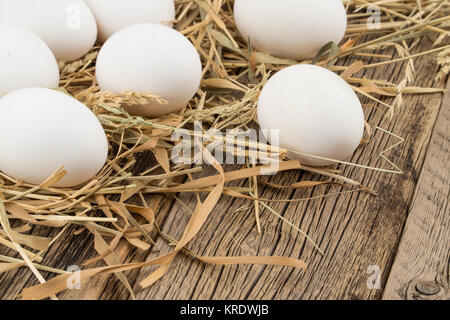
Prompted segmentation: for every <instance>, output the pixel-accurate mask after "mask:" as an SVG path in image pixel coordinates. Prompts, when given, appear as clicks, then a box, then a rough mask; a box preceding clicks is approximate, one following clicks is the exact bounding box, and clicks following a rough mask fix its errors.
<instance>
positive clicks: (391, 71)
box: [0, 40, 450, 299]
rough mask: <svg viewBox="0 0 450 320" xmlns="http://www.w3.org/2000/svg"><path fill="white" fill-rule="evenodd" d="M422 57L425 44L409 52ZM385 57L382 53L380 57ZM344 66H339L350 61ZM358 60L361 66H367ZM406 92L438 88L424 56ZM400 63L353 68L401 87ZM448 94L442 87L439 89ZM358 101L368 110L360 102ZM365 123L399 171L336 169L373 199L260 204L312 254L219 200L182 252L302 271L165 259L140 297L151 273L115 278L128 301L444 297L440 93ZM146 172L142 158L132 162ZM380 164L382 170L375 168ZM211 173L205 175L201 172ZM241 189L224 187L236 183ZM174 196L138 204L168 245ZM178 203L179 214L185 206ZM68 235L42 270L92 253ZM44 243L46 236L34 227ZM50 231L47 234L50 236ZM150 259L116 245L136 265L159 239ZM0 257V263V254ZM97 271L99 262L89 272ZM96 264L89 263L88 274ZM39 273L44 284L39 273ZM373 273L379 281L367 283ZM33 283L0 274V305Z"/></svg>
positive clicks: (444, 161)
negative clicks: (284, 261)
mask: <svg viewBox="0 0 450 320" xmlns="http://www.w3.org/2000/svg"><path fill="white" fill-rule="evenodd" d="M421 46H422V49H423V50H428V49H430V48H431V42H429V41H427V40H424V41H423V42H422V43H421ZM383 53H386V52H383ZM351 62H352V60H350V59H349V60H348V61H346V64H350V63H351ZM367 63H370V60H368V61H367ZM415 65H416V74H417V79H416V81H415V83H414V85H415V86H421V87H435V88H444V87H445V83H444V82H443V81H441V82H435V81H434V78H435V74H436V72H437V71H438V67H437V66H436V63H435V56H423V57H420V58H418V59H417V60H416V64H415ZM405 66H406V62H405V63H403V64H395V65H387V66H384V67H379V68H376V69H368V70H365V71H363V72H364V73H365V74H364V75H366V76H367V77H368V78H371V79H386V80H390V81H393V82H398V81H399V79H400V80H401V77H402V74H403V73H402V71H403V70H404V68H405ZM447 89H450V84H449V85H448V86H447ZM363 103H364V104H371V103H370V102H369V101H368V100H367V99H363ZM365 114H366V118H367V119H368V121H369V123H370V124H371V125H372V126H376V125H378V126H380V127H382V128H384V129H386V130H389V131H390V132H393V133H395V134H396V135H399V136H401V137H403V138H405V139H406V141H405V143H404V144H403V145H401V146H398V147H397V148H395V149H393V150H392V151H391V152H389V154H388V156H389V157H390V159H391V160H392V161H394V162H395V163H396V164H398V166H399V167H400V168H402V169H403V170H404V171H405V174H403V175H396V174H388V173H380V172H375V171H370V170H365V169H357V168H354V167H343V170H344V175H345V176H347V177H350V178H352V179H355V180H358V181H362V182H363V183H364V184H365V185H366V186H368V187H369V188H371V189H373V190H374V191H375V192H376V193H377V196H376V197H375V196H372V195H370V194H368V193H365V192H357V193H347V194H341V195H338V196H330V197H327V198H321V199H317V200H311V201H303V202H291V203H285V202H272V203H270V206H271V207H272V208H273V209H274V210H276V211H277V212H278V213H280V214H281V215H282V216H283V217H285V218H286V219H288V220H289V221H291V222H292V223H294V224H295V225H296V226H299V227H300V228H301V229H302V230H304V231H306V232H307V233H308V234H309V235H310V236H311V237H312V239H313V240H314V241H315V242H317V243H318V244H319V246H320V248H321V249H322V250H324V251H325V255H323V256H322V255H321V254H320V253H319V252H318V251H317V250H316V249H314V247H313V246H312V245H311V244H310V243H309V242H307V241H305V238H304V237H303V236H301V235H300V234H299V233H297V232H296V231H295V230H294V229H293V228H292V227H290V226H289V225H287V224H285V223H283V222H282V221H281V220H280V219H278V218H276V217H275V216H274V215H273V214H272V213H271V212H270V211H269V210H267V209H265V208H263V207H261V213H260V214H261V224H262V229H263V232H262V234H258V232H257V231H256V224H255V218H254V217H255V216H254V206H253V204H251V203H249V202H248V201H245V200H239V199H233V198H229V197H223V198H222V199H221V201H220V202H219V204H218V205H217V206H216V207H215V209H214V211H213V213H212V214H211V216H210V218H209V219H208V221H207V223H206V224H205V226H204V228H203V230H202V231H201V232H200V234H199V235H198V236H197V237H196V238H195V239H194V241H192V242H191V243H190V245H189V248H190V249H192V250H193V251H194V252H196V253H199V254H202V255H212V256H214V255H221V256H223V255H285V256H289V257H295V258H300V259H303V260H305V261H306V262H307V263H308V265H309V267H308V269H307V270H305V271H302V270H296V269H290V268H286V267H273V266H259V265H258V266H227V267H222V266H211V265H205V264H202V263H200V262H198V261H196V260H193V259H192V258H190V257H187V256H186V255H183V254H180V255H178V257H177V258H176V259H175V261H174V263H173V264H172V266H171V268H170V270H169V272H168V273H167V274H166V275H165V276H164V277H163V278H162V279H161V280H159V281H158V282H157V283H156V284H155V285H153V286H152V287H150V288H148V289H145V290H143V289H141V288H140V287H139V281H140V280H142V279H144V278H145V276H146V275H148V274H149V273H150V272H151V271H152V270H154V269H152V268H145V269H143V270H139V271H132V272H128V273H126V275H127V277H128V279H129V282H130V283H131V285H132V286H133V289H134V292H135V293H136V297H137V298H138V299H381V298H385V299H405V298H406V299H448V298H450V294H449V269H450V266H449V261H450V250H449V249H450V215H449V207H448V197H449V191H450V190H449V189H450V188H449V177H450V166H449V146H450V144H449V137H450V134H449V126H448V125H449V121H450V95H449V94H446V95H442V94H431V95H411V96H405V100H404V105H403V107H402V108H401V109H399V110H396V114H395V116H394V117H393V119H392V120H388V119H386V118H385V117H384V115H385V112H384V110H383V107H380V108H379V109H378V110H377V108H374V107H373V105H372V106H365ZM396 142H397V141H396V139H395V138H393V137H390V136H389V135H384V134H383V133H382V132H379V131H378V132H376V134H375V136H374V138H373V139H372V142H370V143H369V144H368V145H366V146H365V147H364V148H360V149H359V150H358V151H357V152H356V154H355V155H354V157H353V159H352V161H354V162H358V163H361V164H365V165H370V166H378V167H380V166H384V167H386V163H384V162H383V161H382V160H381V159H380V158H379V157H377V156H375V155H378V154H379V153H380V152H382V151H383V150H385V149H386V148H388V147H389V146H391V145H392V144H394V143H396ZM141 160H142V161H141V165H142V167H143V168H146V167H148V165H149V161H152V159H151V158H150V157H143V158H142V159H141ZM387 167H388V166H387ZM206 171H207V173H209V174H212V173H214V170H213V169H210V170H209V169H208V170H206ZM311 179H312V180H317V179H319V178H318V177H317V176H315V175H312V174H308V173H306V172H302V171H292V172H286V173H284V174H279V175H276V176H274V177H271V178H270V181H271V182H275V183H280V184H285V185H287V184H292V183H295V182H298V181H301V180H311ZM246 184H247V181H241V182H236V183H233V185H234V186H239V185H242V186H243V185H246ZM344 190H345V189H343V188H341V187H339V186H319V187H316V188H312V189H306V190H274V189H272V188H270V187H264V186H261V187H260V196H261V197H263V198H270V199H288V198H292V199H297V198H304V197H311V196H315V195H321V194H324V193H325V192H327V193H337V192H340V191H344ZM177 198H178V199H175V198H174V197H169V196H160V195H154V196H151V197H149V198H148V202H149V205H150V206H151V207H152V208H153V209H154V210H155V212H157V222H158V223H159V225H161V226H162V229H163V231H164V232H166V233H167V234H170V235H171V236H172V237H175V238H179V237H180V236H181V233H182V231H183V229H184V226H185V224H186V222H187V219H188V218H189V215H190V212H189V209H188V208H191V209H192V208H194V206H195V203H196V198H195V196H189V195H179V196H177ZM186 206H187V208H186ZM74 231H76V229H71V230H69V231H68V232H66V233H65V234H64V236H65V237H66V239H65V241H59V242H58V243H56V244H55V245H53V246H52V247H51V249H50V250H49V251H48V252H47V253H46V254H45V256H44V260H43V262H42V263H43V264H45V265H48V266H53V267H57V268H60V269H66V268H67V267H68V266H70V265H77V264H81V263H82V262H83V261H86V260H87V259H90V258H93V257H95V256H96V253H95V250H93V248H92V246H91V243H92V236H91V235H90V234H89V233H88V232H81V233H79V234H78V233H77V234H75V233H74ZM37 232H41V233H42V234H44V235H45V234H46V233H47V235H48V233H49V232H50V231H48V230H45V229H42V230H37ZM53 232H54V231H53ZM157 243H158V245H159V246H160V251H159V252H158V251H156V250H155V249H152V250H151V251H150V252H143V251H139V250H137V249H134V248H131V247H130V245H129V244H127V243H121V244H120V245H119V247H118V255H119V257H120V259H122V262H129V261H137V260H138V261H144V260H145V259H146V258H150V257H154V256H156V255H160V254H161V253H164V252H167V251H168V250H169V248H168V246H167V245H166V244H165V242H164V241H162V239H158V240H157ZM0 251H2V252H1V253H2V254H8V253H9V252H7V251H6V250H5V249H4V248H1V249H0ZM100 264H101V263H100ZM100 264H99V265H100ZM44 275H46V274H45V273H44ZM377 276H379V280H380V281H379V283H377V281H376V280H377ZM34 284H37V280H36V279H35V277H34V276H33V275H32V273H31V272H30V271H29V270H28V269H26V268H21V269H19V270H14V271H10V272H8V273H5V274H1V275H0V297H1V298H3V299H14V298H16V297H17V295H18V294H19V293H20V291H21V289H23V288H24V287H28V286H31V285H34ZM58 297H59V298H60V299H129V298H130V295H129V293H128V291H127V290H126V289H125V288H124V286H123V285H122V284H121V283H120V282H119V281H118V280H117V278H116V277H115V276H114V275H111V276H101V277H97V278H94V279H92V280H90V281H89V282H88V283H86V284H84V285H83V287H82V288H81V290H69V291H66V292H63V293H62V294H60V295H59V296H58Z"/></svg>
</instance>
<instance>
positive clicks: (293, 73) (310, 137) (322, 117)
mask: <svg viewBox="0 0 450 320" xmlns="http://www.w3.org/2000/svg"><path fill="white" fill-rule="evenodd" d="M257 113H258V122H259V124H260V126H261V128H262V129H267V130H278V132H279V141H278V143H279V146H280V147H282V148H285V149H288V150H289V151H294V152H299V153H302V154H298V153H292V152H291V153H289V154H288V157H289V158H293V159H299V160H300V162H301V163H302V164H305V165H311V166H325V165H329V164H333V163H335V162H333V161H330V160H325V159H318V158H313V157H311V156H308V155H313V156H318V157H322V158H327V159H332V160H339V161H342V160H345V159H347V158H348V157H349V156H351V155H352V154H353V153H354V151H355V150H356V148H357V147H358V145H359V144H360V142H361V139H362V137H363V134H364V113H363V110H362V106H361V103H360V101H359V99H358V97H357V96H356V94H355V92H354V91H353V90H352V88H351V87H350V86H349V85H348V84H347V83H346V82H345V80H343V79H342V78H341V77H339V76H338V75H337V74H335V73H333V72H331V71H329V70H328V69H325V68H322V67H318V66H313V65H295V66H291V67H288V68H285V69H283V70H281V71H279V72H277V73H276V74H275V75H273V76H272V78H270V79H269V81H268V82H267V83H266V85H265V86H264V88H263V90H262V92H261V94H260V96H259V100H258V110H257ZM263 132H264V131H263ZM276 133H277V132H276V131H273V132H271V131H269V133H268V134H267V135H266V137H267V139H268V140H269V141H271V142H274V143H275V141H272V140H274V138H273V137H277V136H276Z"/></svg>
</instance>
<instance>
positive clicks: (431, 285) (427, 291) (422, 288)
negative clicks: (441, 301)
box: [416, 281, 441, 296]
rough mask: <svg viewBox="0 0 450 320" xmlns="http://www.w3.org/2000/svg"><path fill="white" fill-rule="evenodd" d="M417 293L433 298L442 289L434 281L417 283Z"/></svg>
mask: <svg viewBox="0 0 450 320" xmlns="http://www.w3.org/2000/svg"><path fill="white" fill-rule="evenodd" d="M416 291H417V292H418V293H421V294H424V295H426V296H433V295H435V294H438V293H439V291H441V287H440V286H439V285H438V284H437V283H436V282H434V281H420V282H418V283H416Z"/></svg>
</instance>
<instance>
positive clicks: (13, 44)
mask: <svg viewBox="0 0 450 320" xmlns="http://www.w3.org/2000/svg"><path fill="white" fill-rule="evenodd" d="M58 85H59V69H58V63H57V62H56V59H55V56H54V55H53V53H52V52H51V50H50V49H49V48H48V46H47V45H46V44H45V42H44V41H42V39H41V38H39V37H38V36H37V35H36V34H34V33H32V32H31V31H28V30H27V29H24V28H18V27H8V26H0V97H1V96H3V95H5V94H7V93H9V92H12V91H14V90H17V89H21V88H27V87H46V88H57V87H58Z"/></svg>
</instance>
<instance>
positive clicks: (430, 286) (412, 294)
mask: <svg viewBox="0 0 450 320" xmlns="http://www.w3.org/2000/svg"><path fill="white" fill-rule="evenodd" d="M446 291H447V290H446V289H445V288H444V287H442V286H441V285H439V283H437V282H436V281H430V280H417V281H414V282H413V283H411V284H410V285H409V286H408V289H407V293H406V299H408V300H440V299H446Z"/></svg>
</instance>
